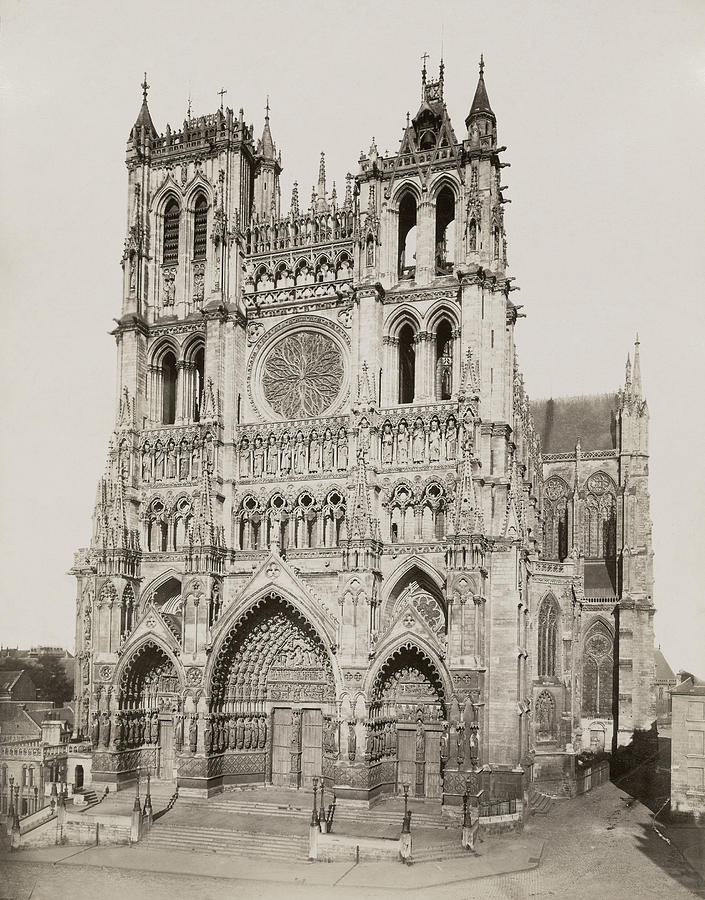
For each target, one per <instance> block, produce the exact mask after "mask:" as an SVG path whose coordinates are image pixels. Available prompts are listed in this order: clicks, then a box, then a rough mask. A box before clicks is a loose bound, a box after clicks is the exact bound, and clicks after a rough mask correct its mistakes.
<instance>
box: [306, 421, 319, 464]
mask: <svg viewBox="0 0 705 900" xmlns="http://www.w3.org/2000/svg"><path fill="white" fill-rule="evenodd" d="M320 466H321V443H320V440H319V438H318V432H317V431H316V430H315V429H314V430H313V431H312V432H311V439H310V441H309V455H308V470H309V472H318V470H319V468H320Z"/></svg>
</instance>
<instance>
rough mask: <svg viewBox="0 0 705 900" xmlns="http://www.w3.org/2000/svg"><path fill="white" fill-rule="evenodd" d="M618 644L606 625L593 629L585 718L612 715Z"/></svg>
mask: <svg viewBox="0 0 705 900" xmlns="http://www.w3.org/2000/svg"><path fill="white" fill-rule="evenodd" d="M613 644H614V640H613V637H612V634H611V632H610V631H609V629H608V628H607V626H606V625H605V624H604V623H603V622H599V621H598V622H596V623H595V624H594V625H592V626H591V628H590V630H589V631H588V633H587V635H586V637H585V645H584V649H583V715H585V716H601V717H603V718H609V717H611V715H612V686H613V668H614V655H613Z"/></svg>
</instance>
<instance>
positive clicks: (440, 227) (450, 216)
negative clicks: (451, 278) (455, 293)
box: [435, 187, 455, 275]
mask: <svg viewBox="0 0 705 900" xmlns="http://www.w3.org/2000/svg"><path fill="white" fill-rule="evenodd" d="M435 246H436V274H437V275H449V274H451V273H452V272H453V264H454V262H455V195H454V194H453V191H452V190H451V189H450V188H449V187H444V188H443V190H442V191H441V192H440V193H439V194H438V199H437V200H436V245H435Z"/></svg>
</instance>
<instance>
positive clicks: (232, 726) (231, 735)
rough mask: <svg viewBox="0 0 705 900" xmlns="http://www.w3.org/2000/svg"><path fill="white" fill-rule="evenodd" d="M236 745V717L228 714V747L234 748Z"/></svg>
mask: <svg viewBox="0 0 705 900" xmlns="http://www.w3.org/2000/svg"><path fill="white" fill-rule="evenodd" d="M236 747H237V719H236V718H235V716H230V722H229V724H228V749H229V750H235V748H236Z"/></svg>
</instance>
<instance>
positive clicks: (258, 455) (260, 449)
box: [252, 435, 264, 478]
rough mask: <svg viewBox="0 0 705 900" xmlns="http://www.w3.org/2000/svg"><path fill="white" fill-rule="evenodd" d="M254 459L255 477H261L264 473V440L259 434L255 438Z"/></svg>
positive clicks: (253, 470)
mask: <svg viewBox="0 0 705 900" xmlns="http://www.w3.org/2000/svg"><path fill="white" fill-rule="evenodd" d="M252 460H253V463H252V474H253V475H254V476H255V478H261V477H262V476H263V475H264V441H263V440H262V438H261V437H260V436H259V435H257V437H256V438H255V446H254V448H253V450H252Z"/></svg>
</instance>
